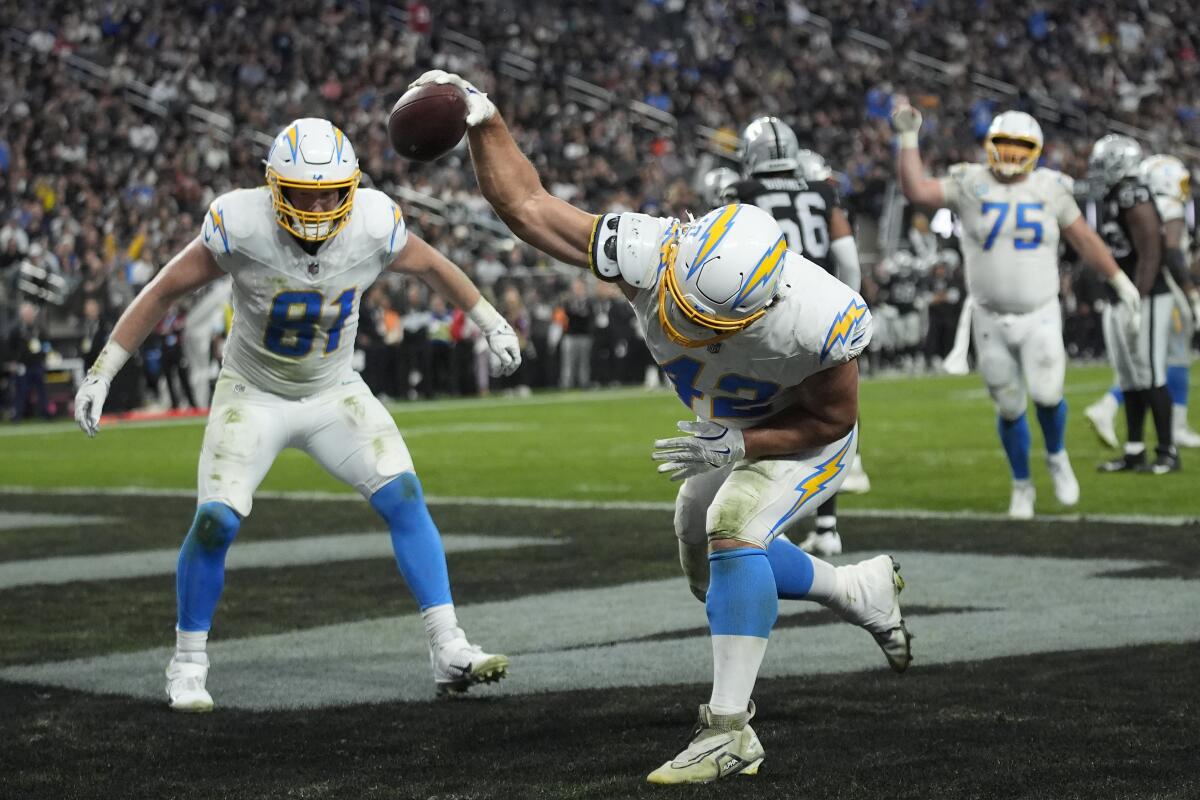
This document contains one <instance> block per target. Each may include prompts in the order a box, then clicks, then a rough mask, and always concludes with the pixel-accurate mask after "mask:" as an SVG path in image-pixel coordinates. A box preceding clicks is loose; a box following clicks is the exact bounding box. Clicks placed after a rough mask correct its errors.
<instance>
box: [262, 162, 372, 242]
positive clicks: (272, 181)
mask: <svg viewBox="0 0 1200 800" xmlns="http://www.w3.org/2000/svg"><path fill="white" fill-rule="evenodd" d="M361 177H362V172H361V170H357V169H356V170H354V174H353V175H351V176H350V177H349V178H345V179H343V180H339V181H300V180H290V179H288V178H284V177H283V176H281V175H280V174H279V173H278V172H276V171H275V170H274V169H272V168H271V167H267V186H269V187H271V201H272V203H273V205H274V206H275V221H276V222H278V223H279V225H280V227H282V228H283V229H284V230H285V231H287V232H288V233H290V234H292V235H294V236H296V237H297V238H299V239H303V240H304V241H306V242H323V241H325V240H326V239H328V238H330V237H331V236H333V235H334V234H336V233H337V232H338V231H340V230H341V229H342V228H343V227H345V225H346V223H347V222H348V221H349V219H350V208H351V206H353V205H354V192H355V190H357V189H358V182H359V180H360V178H361ZM286 189H310V190H311V189H321V190H329V189H336V190H338V191H342V192H344V193H343V194H342V199H341V202H339V203H338V205H337V207H336V208H334V209H333V210H331V211H302V210H301V209H299V208H296V206H294V205H292V204H291V203H290V202H289V201H288V198H287V193H286V191H285V190H286Z"/></svg>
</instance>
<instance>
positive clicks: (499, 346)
mask: <svg viewBox="0 0 1200 800" xmlns="http://www.w3.org/2000/svg"><path fill="white" fill-rule="evenodd" d="M483 335H484V337H485V338H486V339H487V346H488V349H489V350H490V351H491V354H490V356H489V357H488V361H489V364H490V365H491V371H492V375H512V374H513V373H514V372H516V371H517V368H518V367H520V366H521V340H520V339H518V338H517V332H516V331H514V330H513V329H512V325H509V324H508V323H507V322H505V321H504V320H501V321H500V324H499V325H497V326H496V327H494V328H492V329H491V330H489V331H484V332H483Z"/></svg>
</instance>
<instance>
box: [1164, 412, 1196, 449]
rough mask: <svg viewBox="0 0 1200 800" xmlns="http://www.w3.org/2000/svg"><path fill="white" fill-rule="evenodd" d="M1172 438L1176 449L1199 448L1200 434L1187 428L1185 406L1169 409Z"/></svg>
mask: <svg viewBox="0 0 1200 800" xmlns="http://www.w3.org/2000/svg"><path fill="white" fill-rule="evenodd" d="M1171 419H1172V422H1173V424H1172V428H1173V429H1174V430H1173V431H1172V438H1174V440H1175V446H1176V447H1200V433H1196V432H1195V431H1194V430H1192V429H1191V428H1189V427H1188V422H1187V406H1181V405H1174V406H1172V407H1171Z"/></svg>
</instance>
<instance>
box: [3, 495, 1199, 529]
mask: <svg viewBox="0 0 1200 800" xmlns="http://www.w3.org/2000/svg"><path fill="white" fill-rule="evenodd" d="M39 494H41V495H66V496H80V495H82V496H87V495H99V496H113V497H195V495H196V492H195V490H194V489H150V488H143V487H140V486H116V487H107V488H88V487H84V486H69V487H68V486H60V487H54V488H48V489H46V488H39V487H36V486H0V496H4V495H39ZM254 497H255V499H264V500H311V501H320V502H325V501H334V502H340V501H356V502H361V497H360V496H359V495H357V494H353V493H351V492H257V493H256V494H255V495H254ZM425 500H426V502H427V503H429V504H430V505H433V506H485V507H488V508H539V509H559V510H563V511H603V510H613V511H672V510H674V508H675V504H674V503H672V502H670V501H658V500H562V499H553V498H538V497H427V498H425ZM838 514H839V515H840V516H844V517H848V518H851V519H853V518H855V517H862V518H875V519H913V520H923V519H924V520H964V521H969V522H1006V521H1008V516H1007V515H1005V514H994V513H988V512H982V511H928V510H924V509H919V508H862V509H844V510H843V509H839V510H838ZM1034 519H1035V521H1036V520H1041V521H1043V522H1065V523H1095V522H1100V523H1112V524H1122V525H1153V526H1164V527H1182V526H1186V525H1197V524H1200V516H1186V515H1162V516H1156V515H1153V514H1039V515H1037V516H1036V517H1035V518H1034Z"/></svg>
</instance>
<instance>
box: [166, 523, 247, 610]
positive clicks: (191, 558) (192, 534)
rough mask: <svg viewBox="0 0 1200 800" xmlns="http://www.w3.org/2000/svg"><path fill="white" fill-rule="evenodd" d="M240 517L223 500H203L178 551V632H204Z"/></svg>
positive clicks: (220, 586)
mask: <svg viewBox="0 0 1200 800" xmlns="http://www.w3.org/2000/svg"><path fill="white" fill-rule="evenodd" d="M241 524H242V520H241V518H240V517H239V516H238V515H237V512H236V511H234V510H233V509H232V508H230V507H229V506H227V505H225V504H224V503H205V504H204V505H202V506H200V507H199V508H197V509H196V519H195V520H194V521H193V522H192V528H191V530H189V531H188V534H187V537H186V538H185V539H184V540H183V547H181V548H180V550H179V564H178V567H177V569H176V570H175V599H176V602H177V604H178V608H179V616H178V618H177V619H176V625H178V626H179V630H181V631H207V630H208V629H209V628H211V627H212V618H213V612H215V611H216V610H217V601H218V600H220V599H221V589H223V588H224V587H225V554H226V553H227V552H229V545H231V544H233V537H235V536H237V532H238V528H240V527H241Z"/></svg>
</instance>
